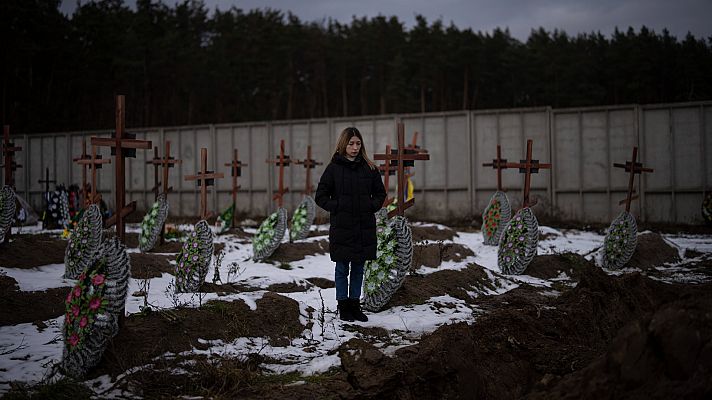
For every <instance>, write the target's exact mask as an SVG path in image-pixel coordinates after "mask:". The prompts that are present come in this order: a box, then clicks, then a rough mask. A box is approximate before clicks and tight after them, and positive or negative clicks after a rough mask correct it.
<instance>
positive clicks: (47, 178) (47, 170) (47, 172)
mask: <svg viewBox="0 0 712 400" xmlns="http://www.w3.org/2000/svg"><path fill="white" fill-rule="evenodd" d="M37 183H39V184H42V183H44V184H45V193H49V184H50V183H57V181H56V180H54V181H51V180H49V168H48V167H45V178H44V180H42V179H40V180H38V181H37Z"/></svg>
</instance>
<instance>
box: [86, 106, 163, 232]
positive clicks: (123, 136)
mask: <svg viewBox="0 0 712 400" xmlns="http://www.w3.org/2000/svg"><path fill="white" fill-rule="evenodd" d="M124 105H125V101H124V96H123V95H118V96H116V132H114V135H113V136H112V137H111V138H96V137H93V138H91V144H92V145H95V146H107V147H111V154H112V155H115V156H116V157H115V160H116V163H115V164H114V175H115V177H116V184H115V191H116V212H115V213H114V215H112V216H111V218H109V219H108V220H107V221H106V224H105V225H106V227H110V226H112V225H113V224H116V233H117V236H118V237H119V240H120V241H121V243H125V233H124V218H125V217H126V216H127V215H129V214H131V213H132V212H134V211H135V210H136V201H132V202H131V203H130V204H129V205H125V204H124V202H125V201H126V196H125V194H126V192H125V185H126V180H125V179H124V178H125V172H126V171H125V167H126V163H125V160H124V158H126V157H136V149H150V148H151V141H150V140H138V139H136V136H135V135H132V134H129V133H126V132H124V127H125V125H124V124H125V107H124Z"/></svg>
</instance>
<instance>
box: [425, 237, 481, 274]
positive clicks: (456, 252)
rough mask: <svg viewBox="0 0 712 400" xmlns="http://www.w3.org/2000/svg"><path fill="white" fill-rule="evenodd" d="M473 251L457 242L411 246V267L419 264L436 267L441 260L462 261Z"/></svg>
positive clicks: (471, 254)
mask: <svg viewBox="0 0 712 400" xmlns="http://www.w3.org/2000/svg"><path fill="white" fill-rule="evenodd" d="M474 255H475V253H473V252H472V250H470V248H469V247H466V246H463V245H461V244H459V243H444V244H443V243H429V244H416V245H414V246H413V264H412V269H413V270H416V269H418V268H420V267H421V266H425V267H430V268H437V267H439V266H440V264H442V262H443V261H456V262H457V261H462V260H464V259H465V258H467V257H469V256H474Z"/></svg>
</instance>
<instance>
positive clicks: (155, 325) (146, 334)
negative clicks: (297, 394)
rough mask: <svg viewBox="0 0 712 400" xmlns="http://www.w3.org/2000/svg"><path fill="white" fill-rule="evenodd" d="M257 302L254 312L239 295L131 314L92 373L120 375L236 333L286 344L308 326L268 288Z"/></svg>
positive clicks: (289, 301)
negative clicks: (264, 337)
mask: <svg viewBox="0 0 712 400" xmlns="http://www.w3.org/2000/svg"><path fill="white" fill-rule="evenodd" d="M256 303H257V310H255V311H251V310H250V308H249V307H248V306H247V305H246V304H245V303H244V302H243V301H241V300H236V301H231V302H224V301H209V302H208V303H206V304H205V305H204V306H203V307H202V308H199V309H195V308H179V309H173V310H170V311H168V312H165V313H164V312H151V313H147V314H132V315H130V316H128V317H127V318H126V320H125V326H124V327H123V328H122V329H121V330H120V331H119V334H118V335H117V336H116V337H115V338H114V339H113V340H112V341H111V343H110V344H109V346H108V348H107V350H106V352H105V353H104V358H103V359H102V361H101V363H100V364H99V365H98V366H97V368H95V369H94V370H93V371H92V372H91V374H90V376H91V377H97V376H101V375H103V374H110V375H111V376H113V377H116V376H117V375H120V374H122V373H124V372H125V371H126V370H127V369H128V368H131V367H134V366H140V365H144V364H147V363H150V362H151V360H152V359H153V358H154V357H158V356H161V355H163V354H165V353H166V352H172V353H180V352H183V351H187V350H190V349H191V348H192V347H196V348H202V349H205V348H207V346H206V345H205V344H203V343H201V342H200V341H199V339H203V340H217V339H220V340H223V341H225V342H231V341H232V340H234V339H235V338H238V337H254V336H258V337H259V336H267V337H269V343H270V344H271V345H273V346H286V345H288V344H289V342H290V340H291V339H293V338H295V337H298V336H299V335H300V334H301V333H302V331H303V330H304V326H303V325H302V324H301V323H300V322H299V304H298V303H297V302H296V301H294V300H292V299H289V298H287V297H284V296H280V295H278V294H275V293H269V292H268V293H265V295H264V296H263V297H262V298H261V299H259V300H257V302H256Z"/></svg>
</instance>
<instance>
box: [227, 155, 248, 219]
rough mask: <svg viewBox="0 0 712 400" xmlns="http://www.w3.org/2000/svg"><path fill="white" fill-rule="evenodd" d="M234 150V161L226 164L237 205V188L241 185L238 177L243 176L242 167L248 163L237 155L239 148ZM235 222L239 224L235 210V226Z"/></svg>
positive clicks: (233, 215)
mask: <svg viewBox="0 0 712 400" xmlns="http://www.w3.org/2000/svg"><path fill="white" fill-rule="evenodd" d="M232 152H233V155H232V162H229V163H226V164H225V166H226V167H230V176H232V205H233V206H234V207H237V206H236V204H237V190H238V189H239V188H240V185H238V184H237V178H238V177H240V176H242V167H246V166H247V164H244V163H243V162H242V161H240V159H239V158H238V156H237V149H233V150H232ZM235 224H237V213H236V212H234V210H233V213H232V225H233V226H235Z"/></svg>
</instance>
